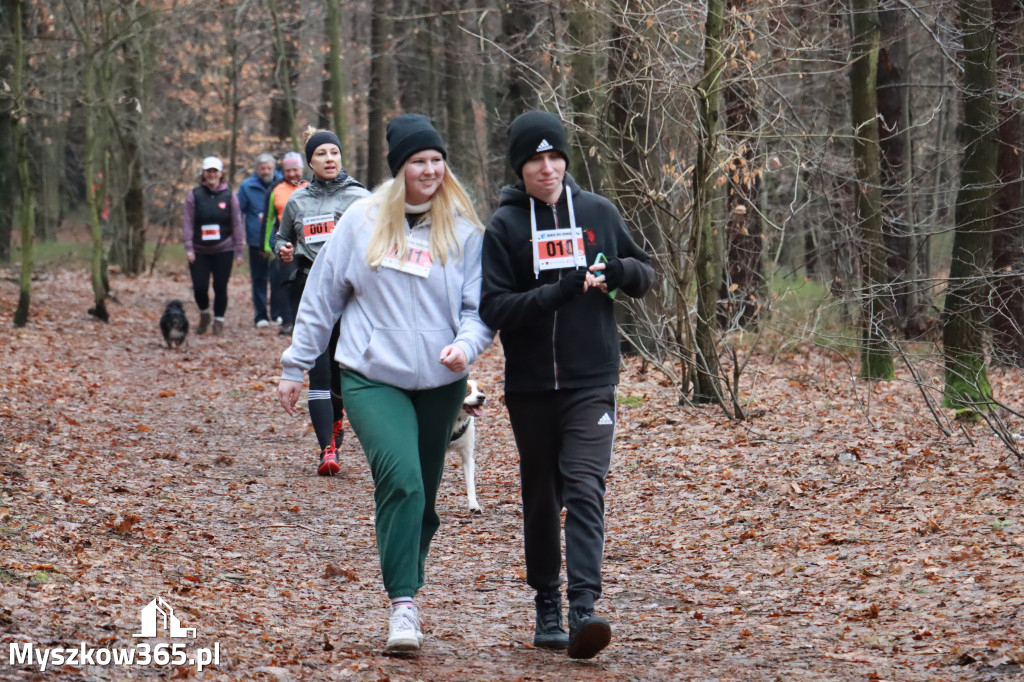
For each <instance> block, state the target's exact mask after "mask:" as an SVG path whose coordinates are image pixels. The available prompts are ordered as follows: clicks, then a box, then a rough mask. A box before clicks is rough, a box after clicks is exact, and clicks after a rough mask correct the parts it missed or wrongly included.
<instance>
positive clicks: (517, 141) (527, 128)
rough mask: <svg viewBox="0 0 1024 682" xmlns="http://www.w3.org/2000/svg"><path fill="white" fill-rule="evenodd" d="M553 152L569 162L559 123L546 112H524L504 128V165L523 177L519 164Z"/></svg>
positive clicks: (563, 134)
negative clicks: (506, 159) (506, 151)
mask: <svg viewBox="0 0 1024 682" xmlns="http://www.w3.org/2000/svg"><path fill="white" fill-rule="evenodd" d="M541 152H557V153H558V154H561V155H562V158H564V159H565V163H566V165H567V166H568V163H569V142H568V140H567V138H566V136H565V128H564V127H563V126H562V121H561V119H560V118H558V116H556V115H555V114H552V113H549V112H547V111H527V112H526V113H525V114H520V115H519V116H517V117H516V119H515V120H514V121H512V123H511V124H510V125H509V127H508V162H509V163H510V164H512V170H514V171H515V172H516V175H518V176H519V177H523V165H524V164H525V163H526V162H527V161H529V160H530V157H531V156H533V155H534V154H539V153H541Z"/></svg>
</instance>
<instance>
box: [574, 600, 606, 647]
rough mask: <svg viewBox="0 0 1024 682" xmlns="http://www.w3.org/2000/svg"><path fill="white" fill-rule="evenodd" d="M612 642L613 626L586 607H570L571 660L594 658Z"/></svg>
mask: <svg viewBox="0 0 1024 682" xmlns="http://www.w3.org/2000/svg"><path fill="white" fill-rule="evenodd" d="M611 641H612V626H611V625H609V624H608V621H606V620H605V619H604V618H601V617H599V616H595V615H594V609H593V608H591V607H586V606H570V607H569V651H568V653H569V658H593V657H594V656H596V655H597V652H599V651H600V650H601V649H603V648H605V647H606V646H608V643H609V642H611Z"/></svg>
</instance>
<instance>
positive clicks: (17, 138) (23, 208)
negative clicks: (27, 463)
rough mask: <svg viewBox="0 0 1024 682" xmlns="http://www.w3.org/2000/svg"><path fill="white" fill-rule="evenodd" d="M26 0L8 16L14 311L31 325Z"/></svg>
mask: <svg viewBox="0 0 1024 682" xmlns="http://www.w3.org/2000/svg"><path fill="white" fill-rule="evenodd" d="M26 5H27V3H26V2H24V0H7V8H6V9H7V15H8V16H9V17H10V22H11V28H12V33H13V34H14V41H13V42H14V59H13V62H14V65H13V66H14V68H13V69H12V74H11V76H12V78H11V99H12V100H13V104H14V107H13V110H12V111H11V124H12V125H11V127H12V137H13V138H14V163H15V164H16V165H17V168H18V185H19V187H20V188H21V199H20V205H19V208H18V226H19V228H20V230H21V280H20V286H19V294H18V307H17V309H16V310H15V311H14V326H15V327H24V326H25V325H26V324H28V312H29V306H30V305H31V303H32V266H33V263H32V260H33V247H34V243H33V234H34V232H35V230H34V227H35V196H33V192H32V188H33V184H32V177H31V175H30V174H29V151H28V139H27V138H28V131H26V130H25V124H24V123H23V121H22V118H23V117H25V116H27V113H28V111H27V109H26V102H25V56H26V55H25V32H24V21H25V18H24V15H23V12H24V10H25V9H26Z"/></svg>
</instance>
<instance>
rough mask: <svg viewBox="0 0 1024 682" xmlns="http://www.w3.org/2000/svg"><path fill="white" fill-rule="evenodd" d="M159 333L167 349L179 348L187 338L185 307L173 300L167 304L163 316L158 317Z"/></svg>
mask: <svg viewBox="0 0 1024 682" xmlns="http://www.w3.org/2000/svg"><path fill="white" fill-rule="evenodd" d="M160 331H161V332H162V333H163V335H164V341H166V342H167V347H168V348H173V347H175V346H180V345H181V344H182V343H184V342H185V337H187V336H188V318H187V317H185V306H184V305H182V303H181V301H179V300H177V299H175V300H173V301H171V302H170V303H168V304H167V307H166V308H165V309H164V314H163V315H161V316H160Z"/></svg>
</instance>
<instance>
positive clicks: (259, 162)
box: [238, 154, 290, 327]
mask: <svg viewBox="0 0 1024 682" xmlns="http://www.w3.org/2000/svg"><path fill="white" fill-rule="evenodd" d="M274 166H275V163H274V157H273V156H271V155H270V154H260V155H259V156H257V157H256V170H255V171H253V174H252V175H250V176H249V177H248V178H246V179H245V180H244V181H242V184H241V186H240V187H239V188H238V206H239V207H240V208H241V209H242V215H243V216H245V243H246V245H248V247H249V273H250V274H251V275H252V307H253V312H254V316H253V321H254V322H255V323H256V326H257V327H266V326H268V325H269V324H270V323H271V321H273V323H274V324H281V323H282V322H284V321H285V319H284V318H285V317H288V316H290V312H289V307H288V301H287V300H286V298H285V292H284V291H283V290H282V288H281V281H280V280H281V278H280V276H279V270H280V268H278V267H276V266H277V264H276V263H273V262H271V261H270V260H269V254H268V253H266V252H265V251H264V248H263V242H264V236H265V230H264V220H265V219H266V215H265V213H264V212H265V211H266V208H267V197H269V196H270V190H271V189H272V188H273V187H274V186H275V185H276V184H277V183H279V182H281V181H282V180H283V179H284V176H283V175H281V172H280V171H278V170H276V169H275V168H274ZM268 284H269V285H270V316H269V318H268V316H267V285H268Z"/></svg>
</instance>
